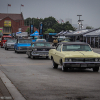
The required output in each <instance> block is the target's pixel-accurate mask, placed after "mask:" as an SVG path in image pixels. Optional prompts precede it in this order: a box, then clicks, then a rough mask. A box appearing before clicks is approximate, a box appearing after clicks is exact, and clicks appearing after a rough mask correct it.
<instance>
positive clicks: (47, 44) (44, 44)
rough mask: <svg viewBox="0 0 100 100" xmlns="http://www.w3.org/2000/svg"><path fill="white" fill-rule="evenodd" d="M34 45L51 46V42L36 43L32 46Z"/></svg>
mask: <svg viewBox="0 0 100 100" xmlns="http://www.w3.org/2000/svg"><path fill="white" fill-rule="evenodd" d="M34 46H46V47H51V43H34V44H33V45H32V47H34Z"/></svg>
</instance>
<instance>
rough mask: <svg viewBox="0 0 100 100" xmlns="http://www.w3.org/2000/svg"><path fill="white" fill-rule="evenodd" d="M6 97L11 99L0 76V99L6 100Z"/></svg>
mask: <svg viewBox="0 0 100 100" xmlns="http://www.w3.org/2000/svg"><path fill="white" fill-rule="evenodd" d="M6 99H8V100H13V98H12V96H11V94H10V93H9V91H8V89H7V88H6V86H5V85H4V83H3V82H2V80H1V78H0V100H6Z"/></svg>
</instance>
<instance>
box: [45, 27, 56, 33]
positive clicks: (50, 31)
mask: <svg viewBox="0 0 100 100" xmlns="http://www.w3.org/2000/svg"><path fill="white" fill-rule="evenodd" d="M45 33H55V30H54V29H51V28H49V29H47V31H45Z"/></svg>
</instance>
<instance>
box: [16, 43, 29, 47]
mask: <svg viewBox="0 0 100 100" xmlns="http://www.w3.org/2000/svg"><path fill="white" fill-rule="evenodd" d="M17 46H21V47H25V46H31V43H19V44H17Z"/></svg>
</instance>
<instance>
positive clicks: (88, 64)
mask: <svg viewBox="0 0 100 100" xmlns="http://www.w3.org/2000/svg"><path fill="white" fill-rule="evenodd" d="M63 65H64V67H68V68H70V67H72V68H80V67H81V68H94V67H99V66H100V62H64V63H63Z"/></svg>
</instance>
